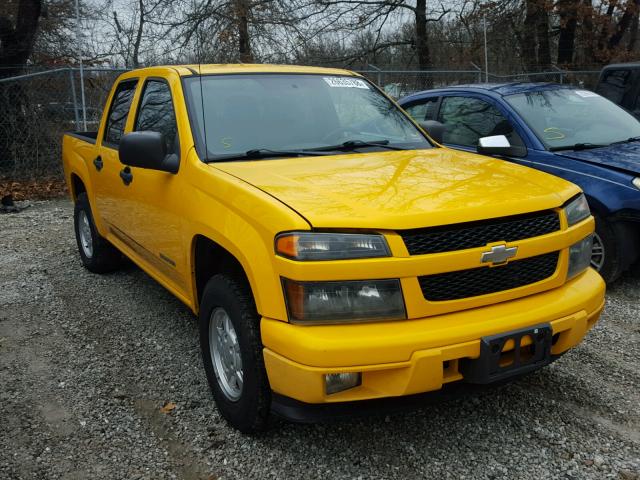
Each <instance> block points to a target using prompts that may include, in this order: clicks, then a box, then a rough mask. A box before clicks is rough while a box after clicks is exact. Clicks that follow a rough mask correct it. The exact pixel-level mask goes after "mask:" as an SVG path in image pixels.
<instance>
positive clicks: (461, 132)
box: [439, 97, 524, 148]
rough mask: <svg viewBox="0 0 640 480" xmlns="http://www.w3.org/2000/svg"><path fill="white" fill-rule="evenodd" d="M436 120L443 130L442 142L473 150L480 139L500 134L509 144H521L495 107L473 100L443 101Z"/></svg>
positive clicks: (510, 126)
mask: <svg viewBox="0 0 640 480" xmlns="http://www.w3.org/2000/svg"><path fill="white" fill-rule="evenodd" d="M439 121H440V122H441V123H443V124H444V125H445V127H446V128H445V133H444V143H448V144H452V145H460V146H464V147H472V148H476V147H477V146H478V140H479V139H480V138H482V137H491V136H494V135H504V136H505V137H507V139H508V140H509V143H511V145H513V146H523V145H524V143H523V142H522V139H521V138H520V136H519V135H518V133H517V132H516V131H515V130H514V129H513V126H512V125H511V122H509V120H507V119H506V118H505V116H504V115H503V114H502V113H501V112H500V111H499V110H498V109H497V108H496V107H494V106H493V105H491V104H490V103H488V102H485V101H484V100H480V99H477V98H471V97H445V98H443V99H442V105H441V106H440V116H439Z"/></svg>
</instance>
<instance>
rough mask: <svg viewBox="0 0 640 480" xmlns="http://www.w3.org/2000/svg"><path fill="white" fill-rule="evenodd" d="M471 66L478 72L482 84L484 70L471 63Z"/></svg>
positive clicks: (479, 81)
mask: <svg viewBox="0 0 640 480" xmlns="http://www.w3.org/2000/svg"><path fill="white" fill-rule="evenodd" d="M471 66H472V67H473V68H475V69H476V70H477V71H478V83H482V68H480V67H479V66H478V65H476V64H475V63H473V62H471Z"/></svg>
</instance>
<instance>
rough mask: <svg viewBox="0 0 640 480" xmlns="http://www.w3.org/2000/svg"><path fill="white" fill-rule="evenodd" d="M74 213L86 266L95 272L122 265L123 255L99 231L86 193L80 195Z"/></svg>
mask: <svg viewBox="0 0 640 480" xmlns="http://www.w3.org/2000/svg"><path fill="white" fill-rule="evenodd" d="M73 213H74V214H73V218H74V222H73V223H74V225H75V232H76V242H77V243H78V252H79V253H80V259H81V260H82V264H83V265H84V267H85V268H86V269H87V270H89V271H90V272H93V273H106V272H112V271H113V270H116V269H117V268H118V267H120V265H121V262H122V255H121V254H120V252H118V250H116V249H115V247H114V246H113V245H111V244H110V243H109V242H108V241H107V240H106V239H105V238H104V237H102V236H100V234H99V233H98V230H97V229H96V225H95V223H94V221H93V214H92V213H91V205H90V204H89V198H88V197H87V194H86V193H81V194H80V195H78V198H77V199H76V205H75V209H74V212H73Z"/></svg>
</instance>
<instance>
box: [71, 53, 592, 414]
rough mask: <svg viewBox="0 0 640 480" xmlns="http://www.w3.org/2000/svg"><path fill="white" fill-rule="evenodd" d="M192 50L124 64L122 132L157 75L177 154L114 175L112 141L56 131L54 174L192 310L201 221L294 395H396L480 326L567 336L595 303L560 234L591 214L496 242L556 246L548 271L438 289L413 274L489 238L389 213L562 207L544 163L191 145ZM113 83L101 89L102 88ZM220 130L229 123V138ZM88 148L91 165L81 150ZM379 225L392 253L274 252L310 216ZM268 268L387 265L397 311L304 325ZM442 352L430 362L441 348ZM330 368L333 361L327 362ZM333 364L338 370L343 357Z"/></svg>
mask: <svg viewBox="0 0 640 480" xmlns="http://www.w3.org/2000/svg"><path fill="white" fill-rule="evenodd" d="M199 68H200V67H198V66H197V65H192V66H177V67H154V68H145V69H141V70H134V71H131V72H127V73H125V74H123V75H121V76H120V77H119V79H118V81H122V80H125V79H132V78H137V79H138V84H137V87H136V93H135V96H134V99H133V104H132V105H133V110H132V112H131V113H130V115H129V117H128V119H127V123H126V127H125V133H127V132H130V131H131V130H132V128H133V125H134V120H135V106H136V105H137V102H138V100H139V98H140V95H141V90H142V88H143V85H144V82H145V80H146V79H147V78H148V77H155V78H157V77H160V78H164V79H166V81H167V82H168V84H169V86H170V88H171V92H172V95H173V103H174V108H175V111H176V118H177V122H178V134H179V138H180V170H179V172H178V173H177V174H175V175H172V174H170V173H165V172H157V171H152V170H144V169H140V168H132V169H131V170H132V173H133V182H132V183H131V184H130V185H129V186H125V185H124V184H123V183H122V181H121V179H120V177H119V172H120V170H121V169H122V168H124V166H123V165H122V164H121V163H120V162H119V158H118V153H117V150H115V149H113V148H111V147H109V146H108V145H104V144H103V142H102V141H101V139H102V136H103V131H104V129H105V121H104V119H103V121H102V122H101V124H100V127H99V132H98V141H97V143H96V144H95V145H91V144H88V143H86V142H84V141H82V140H80V139H78V138H75V137H71V136H65V137H64V140H63V164H64V170H65V175H66V178H67V181H68V182H70V181H71V175H77V176H78V177H79V178H80V179H81V180H82V181H83V182H84V184H85V186H86V188H87V191H88V196H89V199H90V202H91V205H92V208H93V210H94V212H93V213H94V216H95V220H96V224H97V228H98V230H99V232H100V233H101V235H103V236H105V237H106V238H107V239H108V240H109V241H111V242H112V243H113V244H114V245H115V246H116V247H117V248H119V249H120V250H121V251H123V252H124V253H125V254H126V255H127V256H129V257H130V258H131V259H132V260H133V261H134V262H136V263H137V264H138V265H139V266H140V267H141V268H143V269H144V270H145V271H146V272H148V273H149V274H150V275H151V276H152V277H153V278H155V279H156V280H157V281H158V282H159V283H161V284H162V285H163V286H164V287H166V288H167V289H168V290H170V291H171V292H172V293H173V294H174V295H176V296H177V297H178V298H179V299H180V300H181V301H183V302H184V303H186V304H187V305H188V306H189V307H190V308H191V309H192V310H193V311H194V312H196V313H197V312H198V298H197V292H196V288H195V279H194V242H195V239H196V237H197V236H204V237H207V238H209V239H210V240H212V241H214V242H216V243H218V244H219V245H220V246H222V247H223V248H225V249H226V250H227V251H229V252H230V253H231V254H232V255H234V256H235V257H236V258H237V259H238V261H239V262H240V263H241V265H242V266H243V268H244V270H245V272H246V274H247V277H248V279H249V282H250V284H251V288H252V291H253V294H254V297H255V301H256V306H257V309H258V312H259V313H260V315H261V316H262V318H263V320H262V325H261V329H262V338H263V343H264V345H265V361H266V365H267V371H268V375H269V379H270V382H271V386H272V388H273V389H274V390H275V391H277V392H280V393H283V394H287V395H290V396H292V397H294V398H298V399H301V400H304V401H313V402H324V401H337V400H348V399H361V398H375V397H379V396H388V395H403V394H408V393H416V392H420V391H427V390H433V389H437V388H439V387H440V386H441V384H442V383H443V382H444V383H446V382H450V381H455V380H459V379H460V374H459V373H458V372H457V365H458V363H457V362H458V360H459V359H462V358H465V357H473V356H474V355H477V348H478V339H479V338H480V337H481V336H483V335H490V334H495V333H500V332H506V331H508V330H512V329H515V328H521V327H524V326H527V325H534V324H537V323H541V322H552V324H553V326H554V331H556V330H557V331H563V332H568V333H566V334H564V335H563V336H561V338H560V340H559V342H558V344H556V346H555V347H554V349H556V350H557V352H556V351H554V353H558V352H559V351H560V350H559V349H562V351H564V350H566V349H568V348H570V347H572V346H573V345H575V344H576V343H578V342H579V341H580V339H581V338H582V336H583V335H584V333H585V331H586V330H587V329H588V328H590V327H591V326H592V325H593V323H594V322H595V320H596V319H597V316H598V314H599V311H600V309H601V305H602V300H603V296H604V286H603V283H602V280H601V279H600V277H599V276H598V275H597V274H596V273H595V272H593V271H587V272H586V273H584V274H582V275H580V276H579V277H578V278H576V279H574V280H572V281H570V282H566V272H567V261H568V260H567V259H568V247H569V246H570V245H571V244H573V243H575V242H576V241H578V240H580V239H582V238H584V237H585V236H586V235H588V234H589V233H590V232H592V231H593V228H594V222H593V219H592V218H589V219H588V220H585V221H583V222H581V223H580V224H578V225H575V226H573V227H571V228H568V227H567V224H566V220H565V218H564V216H563V215H561V230H560V231H558V232H555V233H552V234H549V235H545V236H542V237H537V238H533V239H527V240H523V241H519V242H514V243H513V244H509V246H517V247H518V253H517V257H516V258H515V260H518V259H522V258H527V257H530V256H535V255H540V254H542V253H546V252H550V251H558V250H559V251H560V262H559V265H558V269H557V271H556V273H555V274H554V275H553V276H552V277H551V278H549V279H547V280H544V281H542V282H539V283H537V284H533V285H529V286H526V287H522V288H519V289H515V290H510V291H504V292H498V293H494V294H490V295H484V296H480V297H475V298H472V299H462V300H457V301H450V302H428V301H426V300H425V299H424V297H423V295H422V292H421V291H420V288H419V285H418V280H417V277H418V276H419V275H425V274H429V273H439V272H447V271H453V270H460V269H466V268H473V267H478V266H479V265H480V254H481V253H482V252H483V251H486V247H482V248H476V249H469V250H463V251H456V252H447V253H441V254H434V255H422V256H413V257H410V256H409V255H408V252H407V250H406V248H405V246H404V244H403V242H402V239H401V238H400V236H399V235H398V234H397V233H395V231H396V230H398V229H406V228H416V227H428V226H439V225H446V224H453V223H459V222H467V221H474V220H482V219H487V218H494V217H496V218H497V217H502V216H506V215H514V214H520V213H527V212H532V211H539V210H545V209H556V210H559V208H560V206H561V205H562V204H564V203H565V202H566V201H567V200H568V199H570V198H571V197H573V196H574V195H576V194H577V193H578V192H579V189H578V187H576V186H575V185H573V184H571V183H568V182H566V181H564V180H561V179H559V178H556V177H553V176H550V175H547V174H545V173H542V172H539V171H535V170H531V169H528V168H525V167H521V166H518V165H515V164H511V163H507V162H503V161H500V160H496V159H492V158H487V157H482V156H479V155H474V154H470V153H465V152H460V151H454V150H450V149H447V148H434V149H431V150H421V151H386V152H372V153H365V154H349V155H347V154H345V155H335V156H323V157H322V158H318V157H311V158H294V159H292V158H287V159H275V160H260V161H250V162H249V161H248V162H227V163H215V164H204V163H202V162H201V161H200V159H199V158H198V156H197V153H196V151H195V148H194V140H193V137H192V133H191V128H190V125H189V119H188V116H187V110H186V106H185V101H184V96H183V92H182V85H181V80H180V77H181V76H188V75H193V71H192V70H196V71H197V70H198V69H199ZM201 70H202V72H203V73H206V74H215V73H250V72H271V73H296V72H298V73H318V74H340V75H355V74H352V73H351V72H347V71H344V70H336V69H319V68H308V67H291V66H274V65H203V66H202V67H201ZM110 100H111V96H110V97H109V100H108V101H109V102H110ZM226 140H229V139H226ZM97 155H100V156H101V157H102V159H103V162H104V168H103V169H102V170H101V171H100V172H98V171H96V169H95V168H94V165H93V160H94V158H95V157H96V156H97ZM313 227H316V228H333V229H347V228H348V229H353V228H361V229H368V230H374V231H379V232H381V233H383V234H384V235H385V237H386V238H387V241H388V244H389V246H390V249H391V252H392V257H389V258H381V259H380V258H379V259H364V260H343V261H331V262H327V261H325V262H296V261H292V260H288V259H286V258H283V257H280V256H276V255H275V253H274V239H275V237H276V235H277V234H278V233H281V232H284V231H296V230H310V229H311V228H313ZM281 277H287V278H291V279H293V280H340V279H367V278H400V279H401V284H402V288H403V295H404V299H405V303H406V308H407V315H408V317H409V320H405V321H396V322H379V323H368V324H358V325H331V326H313V327H305V326H300V325H291V324H289V323H287V312H286V307H285V303H284V297H283V294H282V287H281ZM445 360H451V363H450V365H449V368H448V369H447V370H446V371H443V366H442V362H443V361H445ZM351 368H354V369H355V370H356V371H363V372H365V373H364V375H363V385H362V386H361V387H358V388H357V389H354V390H351V391H348V392H344V393H340V394H336V395H335V396H331V397H330V398H329V397H325V396H324V394H323V393H322V392H323V390H322V385H321V383H322V375H323V374H324V373H327V372H331V371H348V370H349V369H351ZM332 369H333V370H332ZM345 369H346V370H345Z"/></svg>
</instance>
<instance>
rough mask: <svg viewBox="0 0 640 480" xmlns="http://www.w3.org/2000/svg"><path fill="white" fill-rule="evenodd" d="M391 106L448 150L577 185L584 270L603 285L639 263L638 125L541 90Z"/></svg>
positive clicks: (579, 93) (481, 90) (442, 94)
mask: <svg viewBox="0 0 640 480" xmlns="http://www.w3.org/2000/svg"><path fill="white" fill-rule="evenodd" d="M399 103H400V105H401V106H402V107H403V108H404V109H405V110H406V111H407V112H408V113H409V114H410V115H411V116H412V117H413V118H414V119H415V120H416V121H417V122H419V123H420V124H421V125H423V128H425V129H426V130H428V131H429V133H430V134H431V136H432V137H433V138H434V139H435V140H437V141H439V142H441V143H443V144H444V145H446V146H448V147H452V148H456V149H460V150H466V151H470V152H478V153H482V154H485V155H493V156H495V157H499V158H502V159H506V160H509V161H511V162H514V163H519V164H521V165H525V166H529V167H533V168H536V169H538V170H543V171H545V172H548V173H551V174H553V175H557V176H559V177H562V178H564V179H566V180H569V181H571V182H573V183H575V184H577V185H579V186H580V187H581V188H582V190H583V191H584V193H585V195H586V197H587V200H588V202H589V206H590V208H591V211H592V212H593V214H594V217H595V219H596V233H595V235H594V239H593V256H592V265H593V267H594V268H596V269H597V270H598V271H599V272H600V274H601V275H602V276H603V277H604V279H605V280H606V281H607V282H612V281H614V280H615V279H616V278H618V277H619V276H620V274H621V273H622V272H624V271H625V270H626V269H628V268H629V267H630V266H631V265H632V264H634V263H635V262H636V261H637V260H638V258H639V257H640V122H639V121H638V120H636V119H635V118H634V117H633V116H632V115H630V114H629V113H627V112H626V111H625V110H623V109H622V108H620V107H618V106H617V105H615V104H614V103H612V102H610V101H609V100H607V99H605V98H603V97H601V96H600V95H598V94H596V93H594V92H591V91H588V90H584V89H580V88H577V87H571V86H567V85H556V84H548V83H545V84H540V83H508V84H479V85H463V86H455V87H449V88H441V89H436V90H428V91H424V92H420V93H416V94H413V95H410V96H408V97H405V98H403V99H401V100H400V101H399ZM487 188H491V187H490V186H487Z"/></svg>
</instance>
